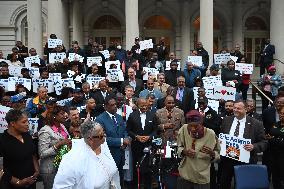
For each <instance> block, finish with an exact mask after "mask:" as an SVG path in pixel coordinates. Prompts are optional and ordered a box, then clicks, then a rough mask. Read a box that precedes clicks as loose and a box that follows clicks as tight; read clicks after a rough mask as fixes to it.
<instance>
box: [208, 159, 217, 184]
mask: <svg viewBox="0 0 284 189" xmlns="http://www.w3.org/2000/svg"><path fill="white" fill-rule="evenodd" d="M216 177H217V173H216V169H215V167H214V163H211V167H210V189H217V178H216Z"/></svg>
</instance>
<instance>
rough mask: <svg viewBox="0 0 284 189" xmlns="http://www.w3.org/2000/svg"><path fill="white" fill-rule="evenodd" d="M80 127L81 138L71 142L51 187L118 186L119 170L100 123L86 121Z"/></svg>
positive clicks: (86, 188) (117, 188) (116, 188)
mask: <svg viewBox="0 0 284 189" xmlns="http://www.w3.org/2000/svg"><path fill="white" fill-rule="evenodd" d="M80 130H81V135H82V137H83V138H82V139H78V140H76V141H74V142H73V144H72V149H71V151H70V152H69V153H68V154H66V155H65V156H64V157H63V159H62V161H61V163H60V166H59V169H58V172H57V174H56V177H55V180H54V185H53V189H61V188H70V189H90V188H92V189H110V188H112V189H120V188H121V187H120V180H119V172H118V169H117V167H116V164H115V162H114V160H113V157H112V155H111V153H110V151H109V148H108V146H107V144H106V142H105V137H106V135H105V133H104V130H103V128H102V126H101V125H100V124H99V123H96V122H92V121H90V120H88V121H86V122H84V123H83V124H82V125H81V127H80Z"/></svg>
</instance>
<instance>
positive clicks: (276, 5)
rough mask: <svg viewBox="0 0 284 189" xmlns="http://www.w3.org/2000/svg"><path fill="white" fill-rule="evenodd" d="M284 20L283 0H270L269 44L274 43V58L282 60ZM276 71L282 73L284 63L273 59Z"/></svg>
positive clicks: (283, 53) (283, 56)
mask: <svg viewBox="0 0 284 189" xmlns="http://www.w3.org/2000/svg"><path fill="white" fill-rule="evenodd" d="M283 20H284V1H283V0H271V9H270V39H271V44H273V45H275V55H274V58H275V59H279V60H280V61H282V62H284V43H283V41H284V35H283V34H282V33H283V31H284V25H283V24H281V23H282V22H283ZM275 64H276V68H277V73H279V74H281V75H283V74H284V65H283V64H281V63H280V62H278V61H275Z"/></svg>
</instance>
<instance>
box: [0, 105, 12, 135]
mask: <svg viewBox="0 0 284 189" xmlns="http://www.w3.org/2000/svg"><path fill="white" fill-rule="evenodd" d="M10 109H11V108H9V107H6V106H2V105H0V133H3V132H4V131H5V130H6V129H7V127H8V123H7V122H6V119H5V117H6V114H7V113H8V111H9V110H10Z"/></svg>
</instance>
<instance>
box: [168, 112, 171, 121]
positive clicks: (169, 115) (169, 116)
mask: <svg viewBox="0 0 284 189" xmlns="http://www.w3.org/2000/svg"><path fill="white" fill-rule="evenodd" d="M168 119H169V120H171V119H172V112H168Z"/></svg>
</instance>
